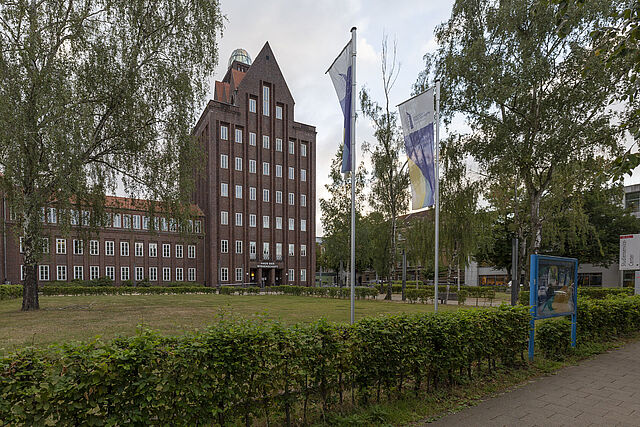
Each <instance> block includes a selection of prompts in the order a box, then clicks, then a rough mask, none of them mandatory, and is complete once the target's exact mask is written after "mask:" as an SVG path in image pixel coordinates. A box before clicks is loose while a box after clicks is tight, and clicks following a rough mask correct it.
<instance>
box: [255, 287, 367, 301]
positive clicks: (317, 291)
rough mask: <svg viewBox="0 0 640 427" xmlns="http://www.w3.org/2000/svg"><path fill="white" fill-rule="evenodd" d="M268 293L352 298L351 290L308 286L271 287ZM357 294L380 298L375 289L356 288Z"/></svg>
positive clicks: (361, 296)
mask: <svg viewBox="0 0 640 427" xmlns="http://www.w3.org/2000/svg"><path fill="white" fill-rule="evenodd" d="M264 290H265V292H267V293H274V294H283V295H296V296H300V295H306V296H319V297H328V298H350V297H351V288H350V287H348V286H347V287H344V288H337V287H308V286H290V285H283V286H270V287H268V288H265V289H264ZM355 294H356V298H357V299H364V298H375V297H377V296H378V291H377V290H376V289H375V288H368V287H366V286H356V287H355Z"/></svg>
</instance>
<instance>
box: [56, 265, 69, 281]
mask: <svg viewBox="0 0 640 427" xmlns="http://www.w3.org/2000/svg"><path fill="white" fill-rule="evenodd" d="M56 280H57V281H59V282H66V281H67V266H66V265H58V266H56Z"/></svg>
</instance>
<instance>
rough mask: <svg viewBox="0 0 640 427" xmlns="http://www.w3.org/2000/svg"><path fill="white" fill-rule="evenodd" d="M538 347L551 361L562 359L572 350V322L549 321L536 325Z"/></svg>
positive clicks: (561, 320)
mask: <svg viewBox="0 0 640 427" xmlns="http://www.w3.org/2000/svg"><path fill="white" fill-rule="evenodd" d="M536 345H538V346H539V348H540V350H541V351H542V354H544V356H545V357H547V358H550V359H562V358H563V357H564V356H565V355H566V354H567V353H568V352H569V349H570V348H571V347H570V345H571V321H569V320H568V319H567V318H566V317H563V318H560V319H548V320H545V321H543V322H540V324H539V325H536Z"/></svg>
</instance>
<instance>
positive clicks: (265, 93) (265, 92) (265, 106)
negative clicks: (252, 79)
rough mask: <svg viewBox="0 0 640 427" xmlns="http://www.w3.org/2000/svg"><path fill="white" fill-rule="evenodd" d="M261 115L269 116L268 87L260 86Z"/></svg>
mask: <svg viewBox="0 0 640 427" xmlns="http://www.w3.org/2000/svg"><path fill="white" fill-rule="evenodd" d="M262 114H264V115H265V116H268V115H269V86H262Z"/></svg>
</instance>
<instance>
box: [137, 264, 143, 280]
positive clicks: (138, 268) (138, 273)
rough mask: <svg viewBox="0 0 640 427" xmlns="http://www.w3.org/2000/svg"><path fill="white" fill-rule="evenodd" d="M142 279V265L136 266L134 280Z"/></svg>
mask: <svg viewBox="0 0 640 427" xmlns="http://www.w3.org/2000/svg"><path fill="white" fill-rule="evenodd" d="M142 280H144V267H136V282H140V281H142Z"/></svg>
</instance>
